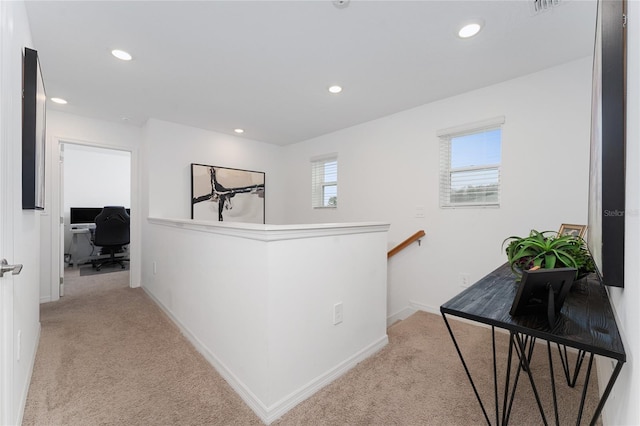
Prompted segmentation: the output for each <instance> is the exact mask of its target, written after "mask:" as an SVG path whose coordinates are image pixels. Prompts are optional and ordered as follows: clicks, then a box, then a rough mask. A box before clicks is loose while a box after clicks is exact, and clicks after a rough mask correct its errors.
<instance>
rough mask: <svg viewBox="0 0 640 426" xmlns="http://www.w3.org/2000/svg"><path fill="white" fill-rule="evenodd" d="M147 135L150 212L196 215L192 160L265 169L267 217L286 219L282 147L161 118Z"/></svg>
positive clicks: (152, 123) (271, 220)
mask: <svg viewBox="0 0 640 426" xmlns="http://www.w3.org/2000/svg"><path fill="white" fill-rule="evenodd" d="M144 140H145V148H144V154H143V161H144V162H145V165H144V166H143V169H144V170H146V171H147V172H148V173H147V177H148V179H149V180H148V182H145V187H148V191H145V200H144V201H145V205H146V206H148V209H149V210H148V213H149V215H150V216H156V217H168V218H176V219H189V218H191V201H190V200H191V163H200V164H207V165H212V166H222V167H230V168H237V169H245V170H255V171H260V172H265V173H266V176H265V180H266V182H265V188H266V189H265V210H266V214H265V220H266V223H270V224H279V223H283V222H282V216H283V212H282V209H283V199H284V196H285V192H284V190H283V179H284V176H285V175H284V174H283V173H282V172H281V170H282V166H281V162H282V159H281V154H282V148H281V147H279V146H277V145H272V144H266V143H263V142H258V141H253V140H250V139H245V138H240V137H236V136H229V135H224V134H221V133H216V132H210V131H206V130H202V129H196V128H193V127H188V126H183V125H178V124H174V123H169V122H166V121H160V120H155V119H153V120H149V121H148V122H147V125H146V128H145V137H144ZM147 197H148V200H147V199H146V198H147ZM147 203H148V204H147Z"/></svg>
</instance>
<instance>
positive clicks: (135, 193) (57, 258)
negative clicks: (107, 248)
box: [40, 76, 146, 302]
mask: <svg viewBox="0 0 640 426" xmlns="http://www.w3.org/2000/svg"><path fill="white" fill-rule="evenodd" d="M45 78H46V76H45ZM142 135H143V132H142V129H140V128H139V127H135V126H131V125H125V124H120V123H115V122H114V123H112V122H107V121H103V120H96V119H92V118H86V117H81V116H77V115H73V114H66V113H63V112H60V111H52V110H49V111H47V148H48V149H47V169H46V173H47V205H49V206H51V209H50V211H51V214H50V215H49V216H48V219H47V220H46V221H43V224H42V235H43V236H44V237H46V239H43V241H42V264H41V265H42V277H43V279H42V280H41V282H40V300H41V301H42V302H48V301H55V300H58V297H59V296H58V280H59V278H58V277H61V276H62V255H63V250H64V248H62V247H59V246H56V244H55V242H54V241H57V238H58V235H59V234H61V235H64V233H63V231H62V230H61V229H60V226H59V223H60V222H59V220H60V219H59V216H58V214H59V213H60V214H61V215H62V214H63V213H64V210H65V209H64V205H62V201H61V199H60V198H61V197H60V195H61V194H60V174H61V168H60V162H59V158H60V146H61V144H64V143H72V144H81V145H86V146H91V147H94V148H107V149H116V150H121V151H126V152H128V153H130V155H131V174H130V184H131V185H130V188H131V194H130V198H131V205H130V207H131V214H132V216H131V246H130V250H131V259H132V262H131V273H130V277H131V285H132V286H138V285H139V284H140V253H141V246H142V243H141V232H140V218H141V214H140V209H139V207H138V204H137V203H138V202H139V201H138V200H139V185H140V166H139V152H138V150H139V145H140V140H141V139H142ZM145 217H146V216H145ZM62 246H63V245H62Z"/></svg>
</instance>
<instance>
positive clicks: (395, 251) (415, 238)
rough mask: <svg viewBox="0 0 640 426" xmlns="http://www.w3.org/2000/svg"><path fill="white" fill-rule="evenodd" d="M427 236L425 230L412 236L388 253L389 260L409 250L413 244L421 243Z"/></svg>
mask: <svg viewBox="0 0 640 426" xmlns="http://www.w3.org/2000/svg"><path fill="white" fill-rule="evenodd" d="M425 235H426V234H425V232H424V230H423V229H421V230H419V231H418V232H416V233H415V234H413V235H412V236H410V237H409V238H407V239H406V240H404V241H403V242H401V243H400V244H398V245H397V246H395V247H394V248H392V249H391V250H389V252H388V253H387V259H389V258H390V257H391V256H394V255H396V254H398V253H399V252H400V251H402V250H403V249H405V248H407V246H409V245H410V244H411V243H414V242H416V241H419V240H420V238H422V237H424V236H425Z"/></svg>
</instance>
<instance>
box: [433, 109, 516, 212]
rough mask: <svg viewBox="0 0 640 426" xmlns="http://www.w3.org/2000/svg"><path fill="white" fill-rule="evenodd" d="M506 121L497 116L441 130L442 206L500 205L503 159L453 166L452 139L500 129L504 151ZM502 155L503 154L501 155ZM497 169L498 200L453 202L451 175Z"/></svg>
mask: <svg viewBox="0 0 640 426" xmlns="http://www.w3.org/2000/svg"><path fill="white" fill-rule="evenodd" d="M504 123H505V118H504V116H501V117H495V118H491V119H488V120H483V121H477V122H474V123H469V124H464V125H461V126H456V127H450V128H447V129H443V130H439V131H438V132H437V136H438V138H439V139H440V207H441V208H458V207H500V196H501V192H502V182H501V181H502V179H501V169H502V159H501V160H500V161H501V162H500V163H497V164H483V165H481V166H472V167H457V168H452V167H451V140H452V139H453V138H455V137H459V136H465V135H470V134H474V133H482V132H485V131H488V130H495V129H500V131H501V137H500V151H502V145H503V139H502V130H503V129H502V126H503V125H504ZM501 157H502V156H501ZM483 170H487V171H489V170H495V171H497V172H498V198H497V200H496V201H479V202H452V201H451V176H452V175H453V174H455V173H460V172H471V171H483Z"/></svg>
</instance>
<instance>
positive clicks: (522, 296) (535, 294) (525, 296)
mask: <svg viewBox="0 0 640 426" xmlns="http://www.w3.org/2000/svg"><path fill="white" fill-rule="evenodd" d="M576 272H577V269H576V268H554V269H538V270H535V271H523V272H522V279H521V280H520V284H519V286H518V291H517V292H516V296H515V297H514V298H513V304H512V305H511V310H510V311H509V313H510V314H511V315H512V316H518V315H531V314H541V313H546V315H547V321H548V323H549V326H550V327H553V326H554V325H555V322H556V321H555V317H556V315H558V314H559V313H560V309H562V305H563V304H564V300H565V299H566V297H567V294H568V293H569V290H570V289H571V285H572V284H573V281H574V279H575V277H576Z"/></svg>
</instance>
